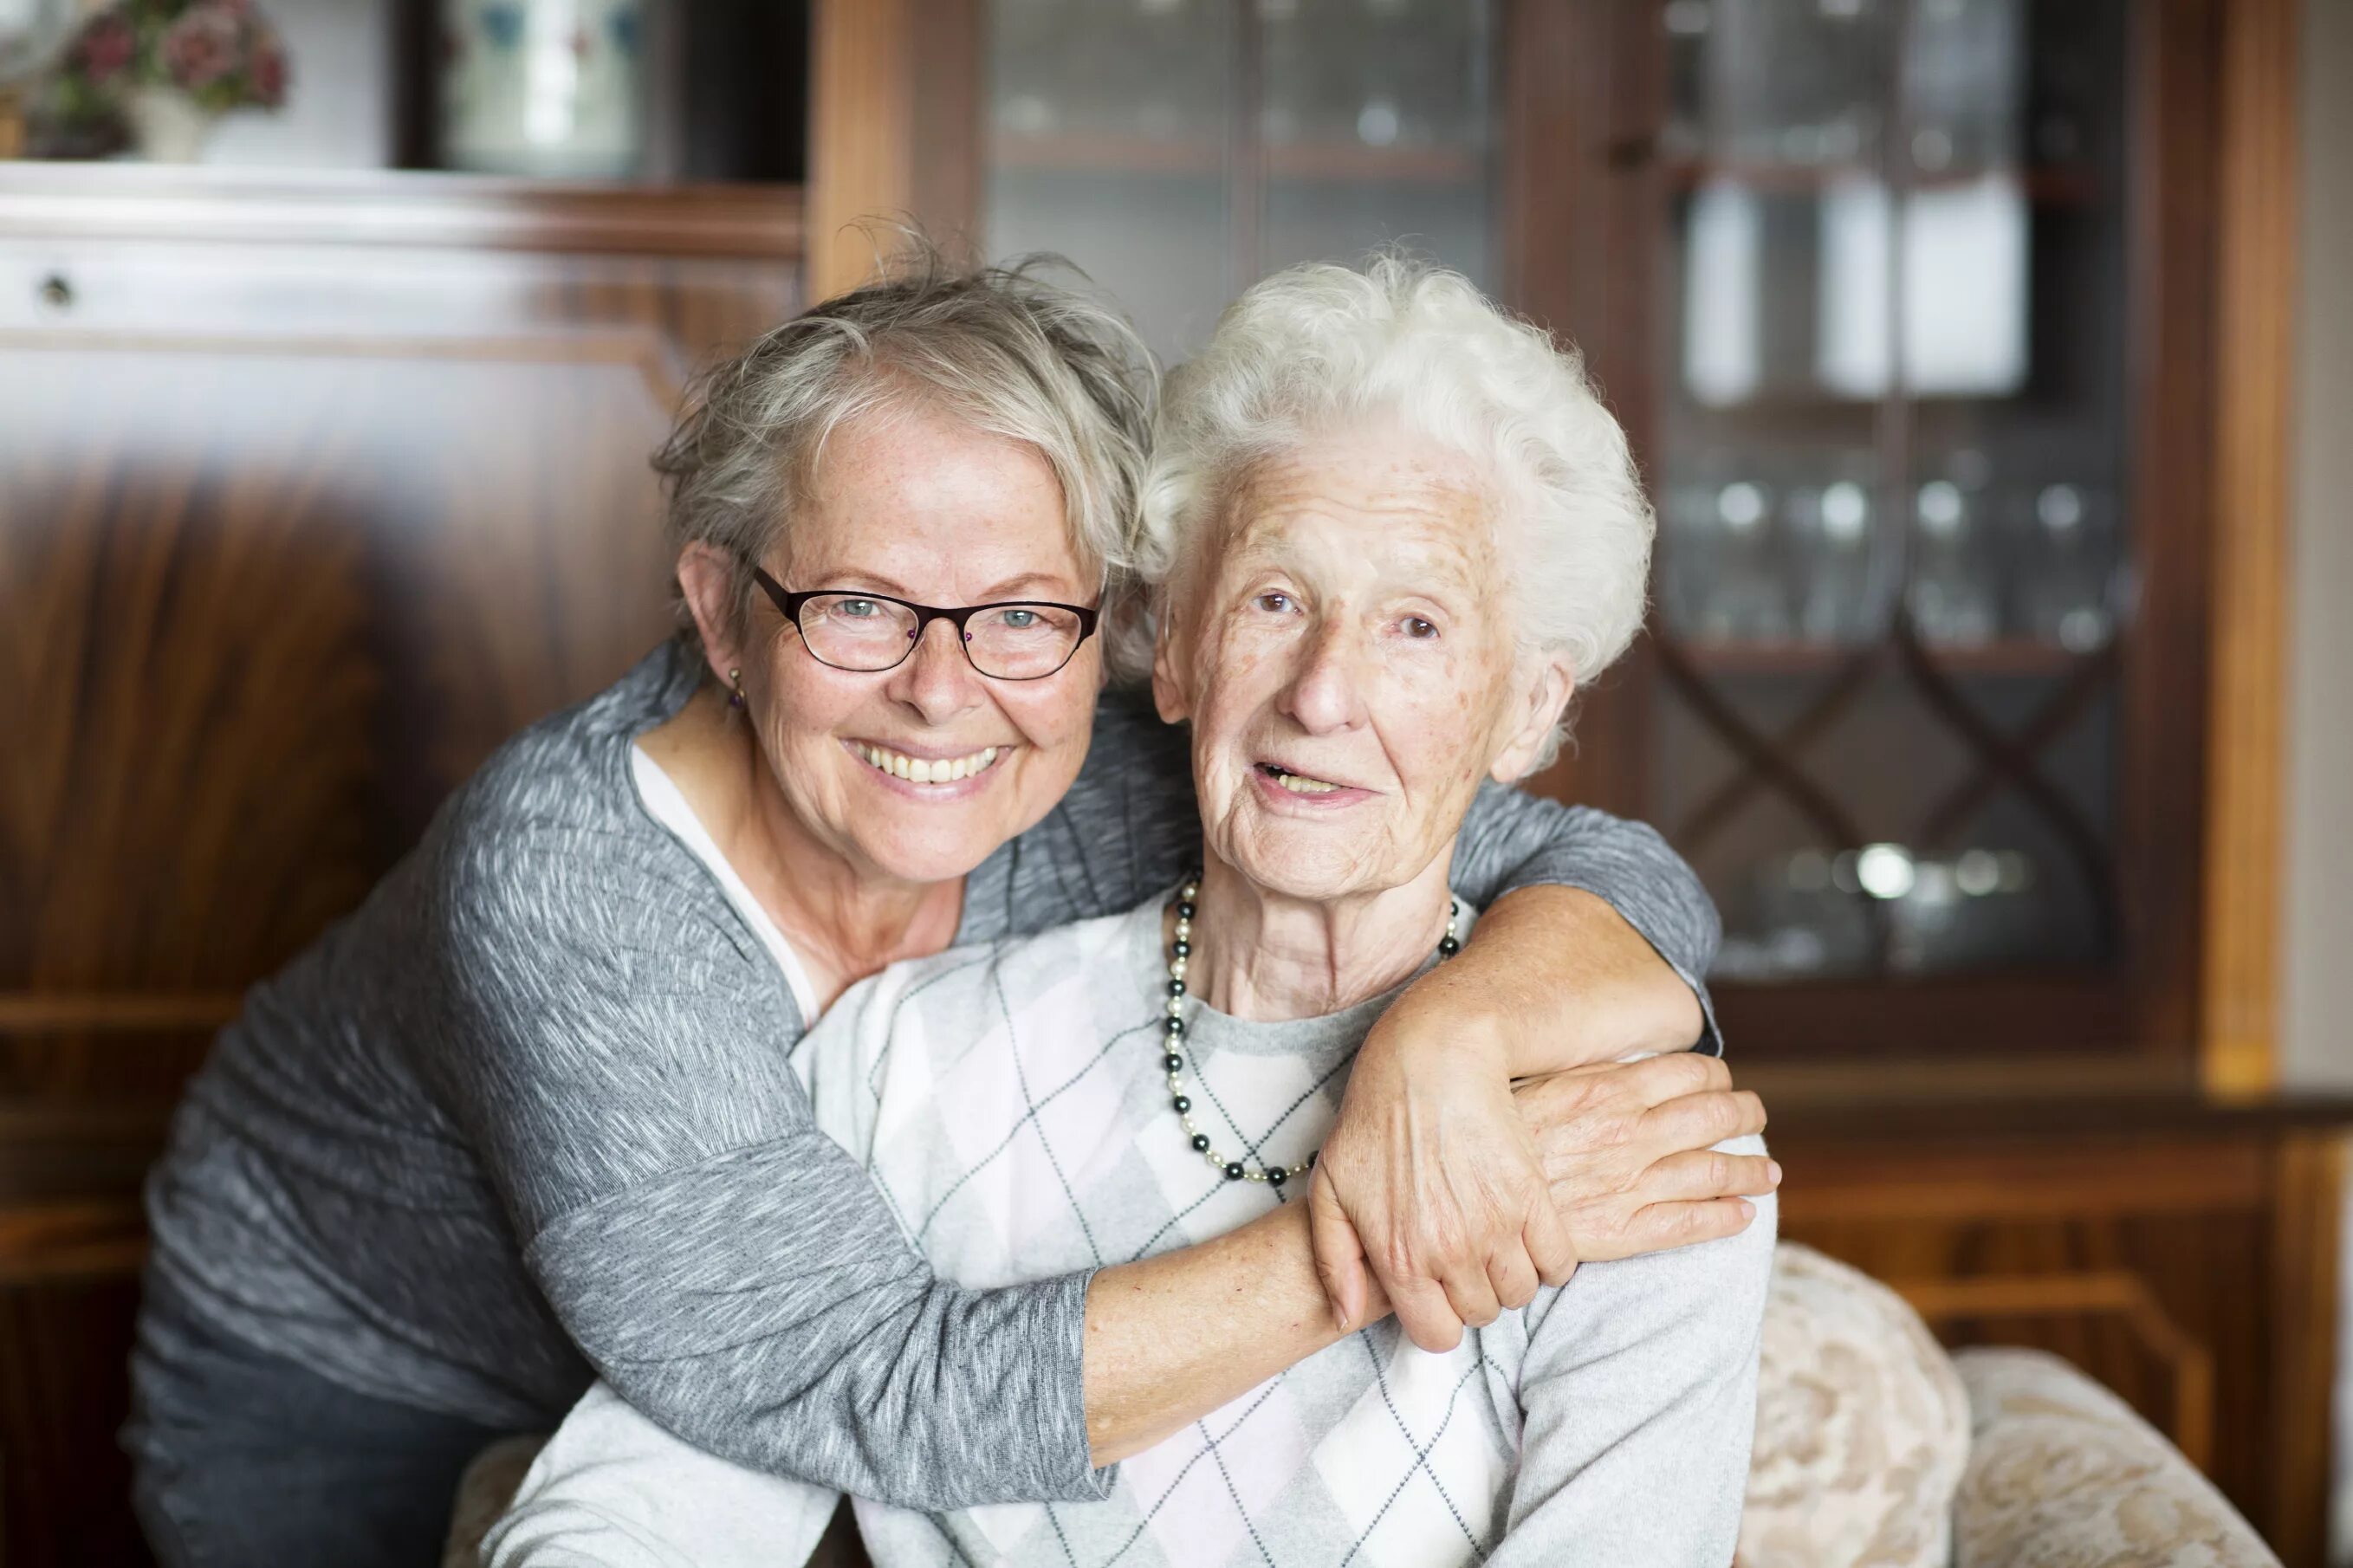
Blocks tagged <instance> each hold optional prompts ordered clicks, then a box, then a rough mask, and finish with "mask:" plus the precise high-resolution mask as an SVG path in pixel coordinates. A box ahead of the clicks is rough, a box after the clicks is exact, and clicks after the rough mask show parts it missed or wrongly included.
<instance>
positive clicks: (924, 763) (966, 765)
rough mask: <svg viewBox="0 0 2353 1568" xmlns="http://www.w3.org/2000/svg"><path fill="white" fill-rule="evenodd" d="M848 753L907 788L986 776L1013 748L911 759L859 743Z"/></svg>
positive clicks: (902, 753)
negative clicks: (960, 755)
mask: <svg viewBox="0 0 2353 1568" xmlns="http://www.w3.org/2000/svg"><path fill="white" fill-rule="evenodd" d="M849 749H850V750H851V751H852V752H856V753H857V754H858V755H859V757H860V758H861V759H862V760H863V761H864V762H865V763H866V765H867V766H868V767H870V768H873V769H875V770H876V771H877V772H880V773H889V774H890V775H891V776H892V778H896V779H905V780H906V781H907V782H908V783H909V784H954V783H955V782H956V781H957V780H958V779H968V778H970V777H972V776H973V775H974V774H975V773H986V772H987V771H988V770H989V769H990V768H991V767H993V766H995V765H996V763H997V758H999V757H1001V756H1003V755H1004V754H1005V753H1006V752H1008V751H1010V750H1011V749H1012V748H1011V747H1009V746H983V747H982V748H981V749H980V750H979V751H977V752H972V753H971V754H970V755H968V756H962V757H911V756H908V755H907V754H906V753H905V752H894V751H892V750H891V749H890V748H889V747H887V746H870V745H867V744H865V743H864V742H852V743H851V745H850V748H849Z"/></svg>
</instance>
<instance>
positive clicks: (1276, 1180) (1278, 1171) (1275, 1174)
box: [1266, 1165, 1291, 1187]
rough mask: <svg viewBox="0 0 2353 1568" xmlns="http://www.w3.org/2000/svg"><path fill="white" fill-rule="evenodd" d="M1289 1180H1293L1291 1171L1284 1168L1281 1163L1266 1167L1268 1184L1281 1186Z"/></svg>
mask: <svg viewBox="0 0 2353 1568" xmlns="http://www.w3.org/2000/svg"><path fill="white" fill-rule="evenodd" d="M1289 1180H1291V1173H1290V1172H1289V1171H1286V1170H1284V1169H1283V1168H1282V1166H1281V1165H1269V1166H1268V1167H1267V1168H1266V1184H1267V1185H1268V1186H1270V1187H1279V1186H1281V1185H1282V1184H1283V1183H1285V1182H1287V1181H1289Z"/></svg>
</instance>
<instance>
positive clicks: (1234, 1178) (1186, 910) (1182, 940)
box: [1160, 871, 1462, 1187]
mask: <svg viewBox="0 0 2353 1568" xmlns="http://www.w3.org/2000/svg"><path fill="white" fill-rule="evenodd" d="M1200 893H1201V873H1200V872H1198V871H1195V872H1193V873H1192V874H1191V875H1190V876H1187V878H1186V879H1185V885H1184V886H1183V887H1181V888H1179V889H1176V935H1175V936H1174V937H1173V938H1172V939H1171V940H1170V942H1169V944H1168V1016H1166V1018H1163V1019H1162V1020H1161V1021H1160V1028H1161V1033H1162V1035H1163V1036H1164V1037H1165V1038H1164V1039H1163V1041H1162V1042H1161V1044H1162V1049H1163V1050H1164V1051H1165V1052H1166V1054H1165V1055H1164V1056H1162V1057H1161V1058H1160V1065H1161V1066H1162V1067H1163V1068H1166V1069H1167V1071H1168V1103H1169V1104H1170V1105H1171V1106H1172V1107H1174V1108H1175V1110H1176V1120H1177V1121H1181V1122H1183V1123H1184V1125H1185V1136H1186V1138H1187V1140H1189V1141H1190V1142H1191V1143H1192V1145H1193V1151H1194V1152H1196V1153H1198V1154H1199V1155H1200V1156H1201V1157H1202V1158H1204V1159H1206V1160H1208V1162H1209V1163H1210V1165H1211V1166H1212V1167H1214V1168H1215V1169H1216V1170H1217V1171H1218V1172H1219V1173H1220V1174H1222V1175H1223V1176H1224V1177H1225V1178H1226V1180H1228V1181H1229V1182H1264V1183H1265V1184H1267V1185H1269V1186H1271V1187H1280V1186H1282V1184H1283V1183H1285V1182H1287V1181H1289V1180H1291V1178H1292V1177H1293V1176H1303V1175H1305V1174H1306V1173H1308V1172H1310V1171H1312V1170H1314V1168H1315V1151H1314V1150H1312V1149H1311V1150H1309V1151H1308V1152H1307V1158H1306V1159H1304V1160H1303V1161H1301V1162H1300V1163H1298V1164H1296V1165H1270V1164H1268V1163H1266V1162H1265V1161H1264V1160H1261V1161H1259V1168H1258V1169H1257V1170H1255V1171H1253V1170H1251V1169H1250V1167H1248V1166H1247V1165H1244V1164H1243V1163H1241V1162H1240V1160H1229V1159H1227V1158H1226V1157H1225V1156H1224V1155H1223V1154H1221V1153H1219V1152H1218V1151H1217V1150H1215V1149H1213V1148H1211V1147H1210V1145H1209V1135H1208V1133H1206V1132H1204V1131H1201V1130H1200V1129H1199V1128H1198V1127H1196V1126H1194V1125H1193V1099H1192V1097H1191V1096H1190V1095H1188V1094H1187V1093H1186V1092H1185V1079H1184V1077H1183V1074H1184V1071H1185V1057H1184V1054H1183V1053H1182V1052H1180V1051H1179V1050H1178V1049H1177V1048H1176V1046H1177V1042H1178V1041H1180V1040H1182V1039H1183V1038H1184V1036H1185V969H1186V965H1187V964H1188V963H1190V962H1191V961H1192V957H1193V910H1194V903H1193V900H1195V899H1197V898H1198V897H1199V896H1200ZM1461 919H1462V909H1461V905H1459V904H1457V903H1456V902H1455V901H1454V900H1453V897H1452V896H1451V894H1450V895H1449V896H1448V898H1447V900H1446V934H1445V935H1444V936H1441V937H1440V938H1439V939H1438V956H1439V958H1440V961H1441V962H1442V961H1444V960H1446V959H1450V958H1451V957H1453V956H1454V955H1455V954H1456V953H1458V952H1461V951H1462V943H1461V942H1460V941H1458V940H1457V939H1456V936H1455V932H1456V931H1457V929H1458V927H1459V926H1460V925H1461Z"/></svg>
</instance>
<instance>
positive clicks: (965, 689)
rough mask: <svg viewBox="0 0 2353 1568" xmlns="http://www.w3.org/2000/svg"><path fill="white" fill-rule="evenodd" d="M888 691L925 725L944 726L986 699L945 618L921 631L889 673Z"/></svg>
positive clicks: (958, 638) (952, 624)
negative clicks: (907, 652) (911, 710)
mask: <svg viewBox="0 0 2353 1568" xmlns="http://www.w3.org/2000/svg"><path fill="white" fill-rule="evenodd" d="M889 691H890V695H891V697H892V700H894V701H898V702H902V703H904V704H906V705H907V706H908V707H909V708H912V709H913V710H915V712H916V713H917V714H918V715H919V716H921V718H922V719H923V722H924V723H926V724H944V723H945V722H947V721H949V720H951V719H954V718H955V717H956V716H957V715H959V714H961V713H965V712H967V711H969V710H972V709H974V708H976V707H977V706H979V705H980V703H981V702H982V701H984V700H986V698H985V694H984V693H983V692H982V690H981V686H980V675H979V672H978V671H976V670H975V669H974V668H972V661H971V660H969V659H967V658H965V655H964V642H963V637H962V634H961V633H959V632H958V631H957V630H956V627H955V622H953V621H950V620H946V619H941V620H936V621H934V622H933V623H932V624H931V625H930V626H925V627H924V628H923V637H921V638H920V639H919V640H918V641H917V642H916V644H915V647H914V650H913V652H911V653H910V654H908V655H907V658H906V660H905V662H903V663H902V664H901V665H900V666H899V667H898V668H896V669H893V670H892V672H891V684H890V687H889Z"/></svg>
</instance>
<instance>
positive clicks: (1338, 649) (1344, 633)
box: [1282, 616, 1368, 735]
mask: <svg viewBox="0 0 2353 1568" xmlns="http://www.w3.org/2000/svg"><path fill="white" fill-rule="evenodd" d="M1367 657H1368V654H1367V652H1366V648H1365V646H1364V641H1363V639H1362V638H1361V637H1358V636H1357V635H1356V630H1355V628H1354V627H1353V626H1350V625H1349V624H1348V622H1347V621H1345V619H1342V618H1340V617H1337V616H1335V617H1333V618H1331V619H1329V620H1326V621H1324V622H1323V623H1322V624H1321V625H1319V626H1317V627H1316V628H1315V630H1314V633H1313V634H1312V635H1311V636H1310V637H1308V638H1307V639H1306V640H1305V641H1304V642H1303V643H1302V644H1301V645H1300V647H1299V663H1298V665H1297V666H1296V667H1295V668H1293V671H1292V677H1291V681H1290V683H1289V684H1288V685H1287V686H1285V687H1284V688H1283V692H1282V710H1283V712H1284V713H1286V714H1287V715H1289V716H1290V717H1291V719H1292V720H1293V721H1295V722H1296V723H1297V724H1298V725H1299V727H1300V728H1301V729H1303V730H1304V731H1307V732H1308V733H1309V734H1311V735H1323V734H1330V733H1333V732H1335V731H1345V730H1351V729H1354V728H1355V727H1356V726H1357V725H1358V724H1361V723H1363V722H1364V721H1365V695H1364V694H1365V678H1366V669H1365V668H1364V662H1365V660H1366V658H1367Z"/></svg>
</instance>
